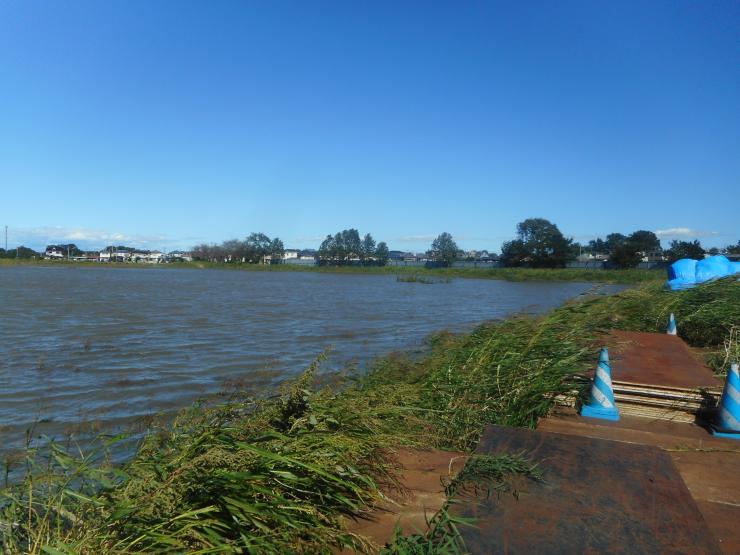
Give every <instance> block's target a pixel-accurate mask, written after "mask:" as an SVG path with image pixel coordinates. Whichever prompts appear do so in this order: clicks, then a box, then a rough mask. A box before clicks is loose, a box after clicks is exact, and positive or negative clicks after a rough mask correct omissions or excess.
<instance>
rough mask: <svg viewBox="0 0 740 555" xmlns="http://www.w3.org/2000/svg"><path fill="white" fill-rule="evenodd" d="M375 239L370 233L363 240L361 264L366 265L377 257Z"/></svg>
mask: <svg viewBox="0 0 740 555" xmlns="http://www.w3.org/2000/svg"><path fill="white" fill-rule="evenodd" d="M375 248H376V247H375V239H373V236H372V235H370V234H369V233H368V234H366V235H365V237H364V238H363V239H362V245H361V248H360V262H362V263H363V264H365V263H366V262H367V261H369V260H370V259H371V258H373V257H374V256H375Z"/></svg>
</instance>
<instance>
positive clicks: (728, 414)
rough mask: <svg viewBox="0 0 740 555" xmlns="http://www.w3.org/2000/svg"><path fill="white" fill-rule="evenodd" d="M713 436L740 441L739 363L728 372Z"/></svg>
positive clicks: (713, 428) (713, 427) (713, 425)
mask: <svg viewBox="0 0 740 555" xmlns="http://www.w3.org/2000/svg"><path fill="white" fill-rule="evenodd" d="M712 434H714V435H716V436H720V437H731V438H733V439H740V374H739V373H738V365H737V363H735V364H733V365H732V366H731V367H730V371H729V372H727V380H726V381H725V388H724V390H722V398H721V399H720V401H719V408H718V412H717V421H716V422H715V423H714V424H712Z"/></svg>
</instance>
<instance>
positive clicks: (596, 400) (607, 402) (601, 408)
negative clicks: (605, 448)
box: [581, 347, 619, 420]
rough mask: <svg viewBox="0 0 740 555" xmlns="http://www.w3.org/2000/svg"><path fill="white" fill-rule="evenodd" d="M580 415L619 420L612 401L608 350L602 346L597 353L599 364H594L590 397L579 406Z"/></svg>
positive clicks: (614, 403)
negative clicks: (594, 372) (594, 369)
mask: <svg viewBox="0 0 740 555" xmlns="http://www.w3.org/2000/svg"><path fill="white" fill-rule="evenodd" d="M581 416H588V417H590V418H603V419H604V420H619V409H617V404H616V402H615V401H614V389H613V388H612V369H611V366H609V350H608V349H607V348H606V347H602V349H601V353H600V354H599V364H597V365H596V374H595V375H594V381H593V384H592V385H591V397H590V398H589V400H588V403H587V404H585V405H583V407H581Z"/></svg>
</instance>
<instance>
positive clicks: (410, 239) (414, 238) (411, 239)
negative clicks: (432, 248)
mask: <svg viewBox="0 0 740 555" xmlns="http://www.w3.org/2000/svg"><path fill="white" fill-rule="evenodd" d="M436 238H437V236H436V235H404V236H403V237H396V238H395V239H394V241H397V242H399V243H419V242H421V241H434V240H435V239H436Z"/></svg>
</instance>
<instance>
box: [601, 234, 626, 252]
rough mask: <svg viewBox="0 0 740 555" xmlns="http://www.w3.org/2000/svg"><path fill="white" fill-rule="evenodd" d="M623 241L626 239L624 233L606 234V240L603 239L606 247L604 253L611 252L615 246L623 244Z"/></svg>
mask: <svg viewBox="0 0 740 555" xmlns="http://www.w3.org/2000/svg"><path fill="white" fill-rule="evenodd" d="M625 241H627V236H626V235H622V234H621V233H610V234H609V235H607V236H606V241H604V246H605V247H606V252H605V253H604V254H611V253H613V252H614V251H615V250H616V248H617V247H618V246H620V245H622V244H624V242H625Z"/></svg>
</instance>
